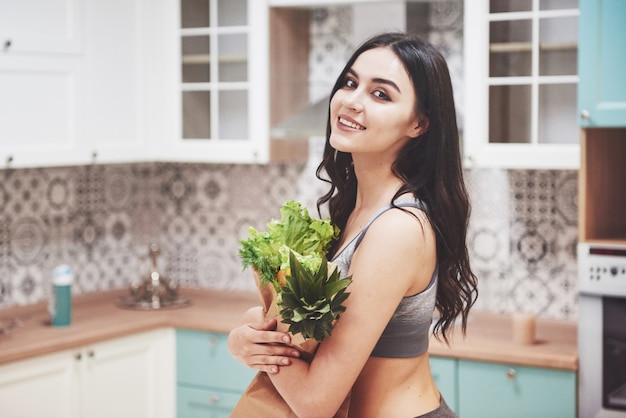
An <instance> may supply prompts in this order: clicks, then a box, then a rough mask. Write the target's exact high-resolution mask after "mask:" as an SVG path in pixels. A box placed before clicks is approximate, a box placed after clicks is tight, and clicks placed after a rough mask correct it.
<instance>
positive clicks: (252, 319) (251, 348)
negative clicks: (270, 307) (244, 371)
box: [228, 306, 300, 374]
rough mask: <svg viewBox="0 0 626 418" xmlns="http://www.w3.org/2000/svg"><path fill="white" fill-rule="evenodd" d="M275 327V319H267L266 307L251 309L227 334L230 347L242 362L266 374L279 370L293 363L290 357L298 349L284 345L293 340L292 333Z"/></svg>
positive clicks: (295, 355) (297, 353) (296, 354)
mask: <svg viewBox="0 0 626 418" xmlns="http://www.w3.org/2000/svg"><path fill="white" fill-rule="evenodd" d="M275 330H276V320H275V319H273V320H271V321H265V314H264V312H263V308H262V307H260V306H257V307H254V308H250V309H248V311H247V312H246V313H245V314H244V316H243V318H242V324H241V325H239V326H238V327H236V328H234V329H233V330H231V331H230V333H229V334H228V349H229V351H230V353H231V354H232V355H233V357H235V359H236V360H237V361H239V362H240V363H241V364H243V365H245V366H248V367H250V368H252V369H257V370H260V371H264V372H267V373H270V374H272V373H278V371H279V366H288V365H290V364H291V357H295V358H297V357H299V354H300V353H299V352H298V350H296V349H295V348H293V347H289V346H287V345H285V344H289V343H290V342H291V338H290V336H289V334H287V333H284V332H278V331H275Z"/></svg>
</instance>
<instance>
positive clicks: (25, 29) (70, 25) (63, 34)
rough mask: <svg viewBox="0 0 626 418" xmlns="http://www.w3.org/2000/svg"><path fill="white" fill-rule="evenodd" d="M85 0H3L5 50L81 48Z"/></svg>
mask: <svg viewBox="0 0 626 418" xmlns="http://www.w3.org/2000/svg"><path fill="white" fill-rule="evenodd" d="M82 9H83V0H53V1H51V0H0V42H1V43H2V45H1V48H2V53H3V54H7V53H11V54H20V53H31V54H32V53H66V54H76V53H79V52H80V50H81V40H82Z"/></svg>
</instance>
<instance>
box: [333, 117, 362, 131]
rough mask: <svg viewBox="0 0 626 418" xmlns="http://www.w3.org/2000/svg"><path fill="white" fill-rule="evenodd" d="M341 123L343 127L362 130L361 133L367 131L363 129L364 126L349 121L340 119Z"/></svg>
mask: <svg viewBox="0 0 626 418" xmlns="http://www.w3.org/2000/svg"><path fill="white" fill-rule="evenodd" d="M339 123H341V124H342V125H345V126H347V127H349V128H352V129H358V130H361V131H362V130H363V129H365V127H363V126H361V125H359V124H356V123H353V122H350V121H348V120H345V119H344V118H339Z"/></svg>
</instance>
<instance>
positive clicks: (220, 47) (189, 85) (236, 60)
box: [180, 0, 249, 141]
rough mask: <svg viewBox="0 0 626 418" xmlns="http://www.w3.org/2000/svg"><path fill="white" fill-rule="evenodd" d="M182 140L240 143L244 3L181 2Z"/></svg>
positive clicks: (245, 88) (244, 123) (244, 125)
mask: <svg viewBox="0 0 626 418" xmlns="http://www.w3.org/2000/svg"><path fill="white" fill-rule="evenodd" d="M180 16H181V22H180V35H181V52H182V60H181V66H182V68H181V78H182V80H181V101H182V138H183V139H185V140H205V141H222V140H224V141H227V140H245V139H247V138H248V136H249V128H248V120H249V118H248V101H249V80H248V55H249V51H248V36H249V25H248V7H247V0H181V1H180Z"/></svg>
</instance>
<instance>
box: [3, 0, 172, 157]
mask: <svg viewBox="0 0 626 418" xmlns="http://www.w3.org/2000/svg"><path fill="white" fill-rule="evenodd" d="M164 6H165V0H162V1H149V0H130V1H122V0H116V1H107V0H65V1H61V0H57V1H50V0H41V1H34V0H32V1H8V0H0V28H1V29H0V30H2V31H7V34H4V33H3V34H2V35H3V36H4V38H3V40H2V42H4V48H3V49H2V50H1V51H0V91H1V92H2V94H1V95H0V120H1V123H0V168H5V167H29V166H51V165H74V164H88V163H92V162H125V161H140V160H145V159H148V158H150V153H149V150H148V147H147V145H146V144H147V143H148V141H147V138H149V136H148V135H149V134H150V133H151V129H152V127H153V126H154V125H156V126H157V128H159V129H160V128H161V127H160V126H159V125H158V122H155V123H153V120H154V115H155V114H156V115H157V116H161V115H159V114H158V113H156V111H154V110H153V109H154V108H158V104H156V102H155V98H157V99H160V98H161V96H158V95H159V92H160V91H161V90H162V86H161V85H162V80H163V78H162V77H160V74H161V72H159V71H157V73H158V74H159V76H154V77H152V76H151V72H150V70H149V68H150V67H151V66H155V67H156V66H158V65H159V64H160V65H163V66H165V65H164V64H163V62H164V61H163V55H162V53H161V52H160V49H159V46H160V45H159V43H161V38H160V37H159V36H160V30H161V28H160V26H161V25H160V22H162V21H163V19H162V18H161V17H160V16H161V15H163V9H164ZM7 28H8V29H7ZM13 34H15V35H13ZM22 40H23V41H22ZM27 41H28V42H27Z"/></svg>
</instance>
